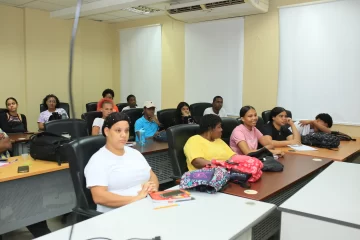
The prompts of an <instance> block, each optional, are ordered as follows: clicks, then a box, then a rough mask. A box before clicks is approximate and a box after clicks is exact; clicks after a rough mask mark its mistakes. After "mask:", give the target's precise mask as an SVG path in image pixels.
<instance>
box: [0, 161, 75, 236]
mask: <svg viewBox="0 0 360 240" xmlns="http://www.w3.org/2000/svg"><path fill="white" fill-rule="evenodd" d="M8 162H9V163H10V164H8V165H5V166H1V167H0V199H1V200H0V202H1V203H0V206H1V207H0V218H1V224H0V235H1V234H3V233H6V232H10V231H13V230H16V229H19V228H22V227H25V226H28V225H30V224H33V223H37V222H40V221H43V220H47V219H50V218H53V217H57V216H60V215H63V214H66V213H69V212H71V211H72V209H73V208H74V206H75V202H76V197H75V192H74V188H73V184H72V180H71V176H70V171H69V169H68V168H69V164H68V163H62V164H61V165H60V166H59V165H58V164H57V163H56V162H49V161H41V160H36V161H35V160H33V159H32V158H31V157H30V156H28V158H27V159H24V158H23V157H22V156H16V157H11V158H9V159H8ZM24 165H28V166H29V172H27V173H18V167H19V166H24Z"/></svg>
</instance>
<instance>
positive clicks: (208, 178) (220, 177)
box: [180, 167, 230, 193]
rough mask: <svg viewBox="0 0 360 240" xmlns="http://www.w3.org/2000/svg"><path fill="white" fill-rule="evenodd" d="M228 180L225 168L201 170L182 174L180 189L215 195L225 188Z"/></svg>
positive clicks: (228, 175) (228, 176)
mask: <svg viewBox="0 0 360 240" xmlns="http://www.w3.org/2000/svg"><path fill="white" fill-rule="evenodd" d="M229 179H230V174H229V172H228V171H227V170H226V169H225V168H222V167H215V168H202V169H198V170H195V171H191V172H186V173H184V174H183V175H182V177H181V180H180V189H189V190H195V191H199V192H207V193H216V192H218V191H220V190H222V189H223V188H224V187H225V186H226V184H227V182H228V181H229Z"/></svg>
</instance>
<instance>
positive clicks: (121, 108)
mask: <svg viewBox="0 0 360 240" xmlns="http://www.w3.org/2000/svg"><path fill="white" fill-rule="evenodd" d="M116 106H117V108H118V109H119V112H121V111H122V110H123V108H124V107H127V106H129V104H128V103H118V104H116Z"/></svg>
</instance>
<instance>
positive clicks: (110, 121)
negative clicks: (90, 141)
mask: <svg viewBox="0 0 360 240" xmlns="http://www.w3.org/2000/svg"><path fill="white" fill-rule="evenodd" d="M120 121H127V122H128V123H129V124H130V118H129V117H128V115H126V114H125V113H122V112H113V113H110V115H109V116H107V117H106V118H105V120H104V124H103V126H102V134H103V136H104V137H106V135H105V131H104V129H105V128H106V127H107V128H109V129H110V128H111V127H112V126H113V125H114V124H115V123H117V122H120Z"/></svg>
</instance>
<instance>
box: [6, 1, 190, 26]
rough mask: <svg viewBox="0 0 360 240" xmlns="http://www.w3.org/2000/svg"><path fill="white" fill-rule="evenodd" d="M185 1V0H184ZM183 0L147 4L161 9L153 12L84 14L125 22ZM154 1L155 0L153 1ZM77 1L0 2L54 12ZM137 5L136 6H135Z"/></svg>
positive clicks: (104, 19) (104, 20)
mask: <svg viewBox="0 0 360 240" xmlns="http://www.w3.org/2000/svg"><path fill="white" fill-rule="evenodd" d="M101 1H106V0H83V5H85V4H89V3H94V2H101ZM182 1H184V0H182ZM182 1H181V0H168V1H165V0H158V1H157V2H158V3H153V4H150V5H146V6H148V7H151V8H155V9H160V10H161V11H159V12H155V13H151V14H137V13H133V12H129V11H124V10H115V11H106V12H104V13H101V14H94V15H88V16H84V18H87V19H91V20H97V21H103V22H109V23H115V22H124V21H130V20H134V19H140V18H147V17H153V16H159V15H165V14H166V12H165V9H166V8H168V7H169V6H170V2H171V3H174V2H177V3H178V2H182ZM152 2H154V1H152ZM76 3H77V0H0V4H3V5H9V6H13V7H19V8H32V9H39V10H43V11H48V12H54V11H58V10H63V9H67V8H70V7H75V6H76ZM134 7H135V6H134Z"/></svg>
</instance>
